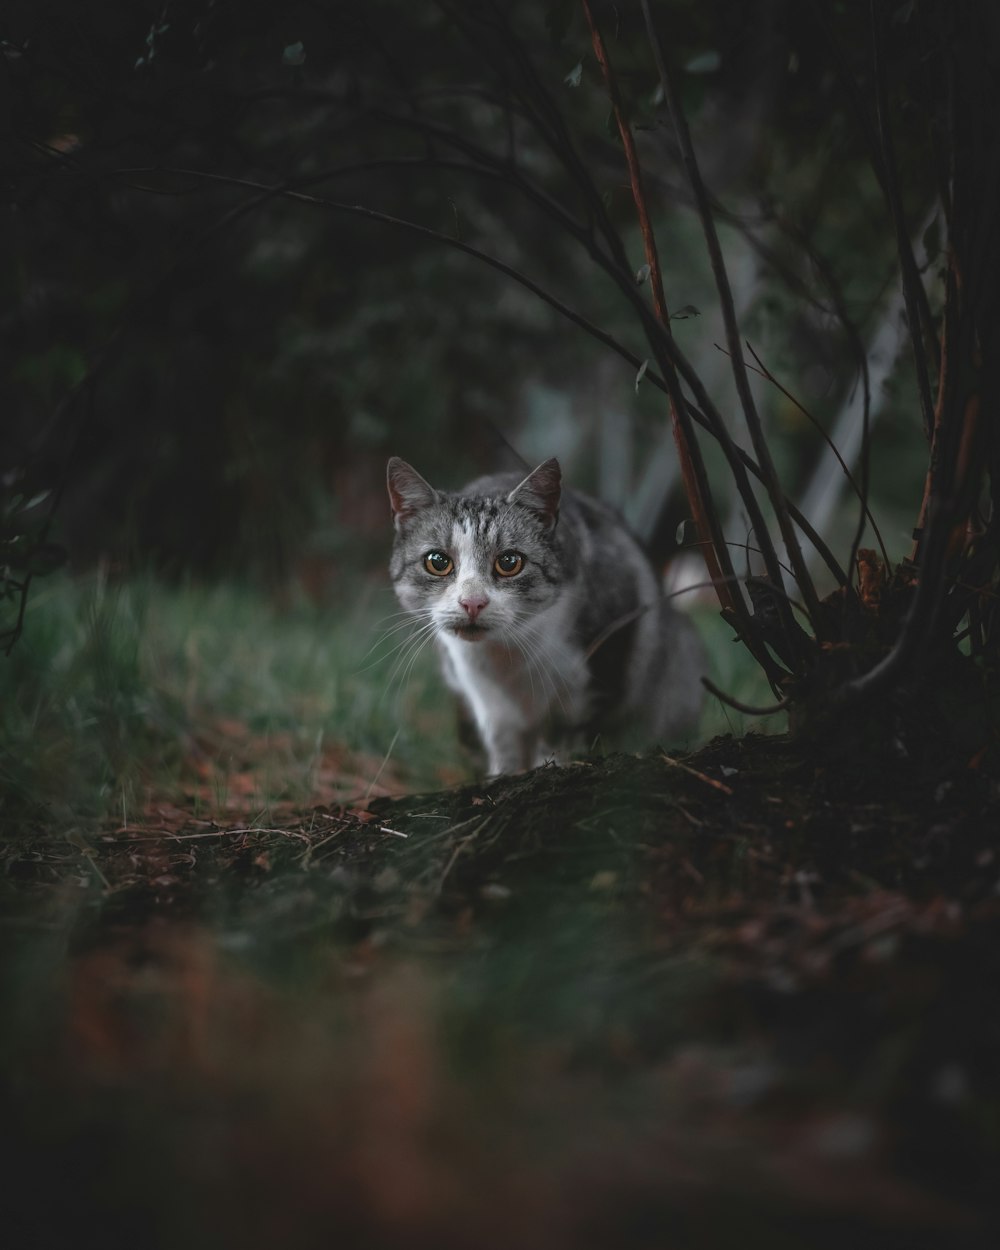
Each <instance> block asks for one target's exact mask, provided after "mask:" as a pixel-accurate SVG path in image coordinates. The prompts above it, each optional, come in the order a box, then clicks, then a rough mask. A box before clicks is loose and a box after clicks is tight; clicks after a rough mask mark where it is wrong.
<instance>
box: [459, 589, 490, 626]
mask: <svg viewBox="0 0 1000 1250" xmlns="http://www.w3.org/2000/svg"><path fill="white" fill-rule="evenodd" d="M458 602H459V603H460V604H461V605H462V607H463V608H465V611H466V614H467V615H468V618H469V620H470V621H474V620H475V619H476V617H477V616H478V615H479V613H480V612H482V610H483V608H485V607H486V605H487V604H488V603H489V599H487V597H486V596H485V595H480V596H478V597H477V598H470V599H459V601H458Z"/></svg>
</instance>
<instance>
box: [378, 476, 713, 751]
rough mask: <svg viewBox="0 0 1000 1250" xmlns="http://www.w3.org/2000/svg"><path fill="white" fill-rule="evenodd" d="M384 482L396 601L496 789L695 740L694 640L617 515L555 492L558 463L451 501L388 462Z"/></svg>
mask: <svg viewBox="0 0 1000 1250" xmlns="http://www.w3.org/2000/svg"><path fill="white" fill-rule="evenodd" d="M386 479H387V485H388V489H389V501H390V504H391V507H392V515H393V522H394V525H395V531H396V532H395V539H394V543H393V550H392V558H391V561H390V565H389V572H390V575H391V578H392V582H393V585H394V587H395V591H396V595H397V597H398V599H399V602H400V604H401V605H402V607H403V608H404V609H406V610H407V611H408V612H410V613H412V614H413V615H414V616H415V617H417V618H418V619H419V620H420V621H421V623H422V626H423V628H424V629H426V630H427V631H428V632H429V633H432V634H433V636H434V639H435V642H436V643H437V647H438V651H439V654H440V659H441V668H442V671H443V675H444V679H445V681H446V683H447V684H448V686H449V687H450V688H451V689H452V690H453V691H454V692H455V693H456V694H457V695H458V696H459V699H460V701H461V703H462V704H464V706H465V710H466V711H467V712H468V714H469V715H470V716H471V719H472V721H473V722H474V725H475V728H476V731H477V733H478V737H479V739H480V741H481V743H482V746H483V748H484V750H485V753H486V759H487V766H488V772H489V775H490V776H498V775H499V774H501V773H515V772H522V771H524V770H527V769H529V768H534V767H537V766H538V765H540V764H542V763H545V762H546V761H549V760H552V759H555V760H557V761H559V762H565V761H566V760H567V759H568V758H569V756H570V755H572V754H573V752H575V751H578V750H580V749H581V748H586V747H589V746H591V745H592V744H593V743H594V741H595V740H596V739H597V738H598V737H600V739H601V741H602V742H607V743H610V744H612V745H621V746H625V745H632V744H635V745H639V744H640V743H643V742H645V743H652V742H658V741H659V742H662V741H665V740H668V739H671V738H676V737H677V736H678V735H682V734H684V733H685V732H686V731H689V730H691V729H692V728H693V727H694V725H695V723H696V721H697V719H698V714H699V712H700V709H701V701H702V688H701V684H700V681H699V676H700V674H701V672H703V671H704V664H703V652H702V648H701V641H700V639H699V637H698V635H697V632H696V631H695V629H694V627H693V625H692V624H691V622H690V621H689V620H688V619H687V618H686V617H684V616H682V615H681V613H679V612H678V611H677V610H676V609H675V608H674V607H672V606H671V604H670V603H669V602H668V601H667V600H666V599H664V598H663V596H662V592H661V589H660V584H659V579H658V578H657V576H656V573H655V572H654V570H653V568H652V566H651V564H650V563H649V560H648V559H647V557H646V555H645V554H644V552H643V550H642V548H641V547H640V545H639V542H638V540H637V539H636V538H635V537H634V536H633V535H632V534H631V533H630V531H629V530H628V529H627V527H626V526H625V523H624V521H623V520H622V519H621V518H620V517H619V516H618V514H617V513H616V512H615V511H614V510H613V509H612V508H610V507H608V506H606V505H605V504H603V503H600V502H599V501H598V500H596V499H592V498H590V497H589V496H587V495H584V494H582V493H580V492H578V491H575V490H565V491H564V490H563V489H562V484H561V479H562V474H561V470H560V467H559V462H558V461H557V460H555V459H551V460H546V461H545V462H544V463H543V464H540V465H539V466H538V468H537V469H535V470H534V471H533V472H531V473H529V474H528V476H527V477H525V478H524V479H523V480H521V476H520V474H516V473H515V474H496V475H494V476H488V477H482V478H478V479H477V480H476V481H474V482H471V483H470V484H469V485H468V486H466V487H465V489H464V490H462V491H459V492H458V493H450V492H445V491H439V490H436V489H435V488H434V487H432V486H431V485H430V484H429V483H428V482H426V481H425V480H424V478H422V477H421V476H420V474H419V473H418V472H417V471H416V469H414V468H413V467H412V466H411V465H409V464H407V463H406V461H405V460H400V459H399V457H397V456H393V457H392V458H391V459H390V460H389V463H388V467H387V473H386Z"/></svg>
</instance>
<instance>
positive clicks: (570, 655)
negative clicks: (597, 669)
mask: <svg viewBox="0 0 1000 1250" xmlns="http://www.w3.org/2000/svg"><path fill="white" fill-rule="evenodd" d="M572 617H573V608H572V605H571V604H570V603H567V602H560V603H557V604H555V605H553V606H552V607H551V608H550V609H549V610H548V611H546V612H542V613H540V614H539V615H538V616H537V617H536V618H535V619H534V620H532V621H531V622H525V623H522V624H521V626H520V627H519V628H518V629H517V630H516V631H513V630H511V631H506V630H505V631H504V634H505V638H504V639H503V640H497V641H495V642H494V641H487V640H485V639H484V640H481V641H475V642H467V641H465V640H464V639H461V638H458V637H455V636H454V635H452V634H441V635H439V637H438V643H439V646H440V650H441V658H442V667H443V669H444V675H445V679H446V681H447V682H448V684H449V686H451V688H452V689H453V690H454V691H456V693H458V694H459V695H460V696H461V697H462V698H463V699H464V700H465V703H466V704H467V706H468V708H469V710H470V712H471V713H472V716H473V718H474V719H475V722H476V727H477V729H478V730H479V734H480V737H481V738H482V741H483V744H484V746H485V747H486V752H487V756H488V761H489V771H490V773H491V774H497V773H507V772H518V771H521V770H522V769H526V768H534V767H536V766H537V765H538V764H542V763H544V762H545V761H546V760H548V759H551V758H553V757H554V752H553V750H552V748H551V745H550V741H549V737H550V734H551V732H552V730H553V729H554V728H556V727H559V729H560V731H561V732H560V734H559V737H560V740H561V745H562V746H563V747H564V748H565V745H566V744H565V741H564V739H565V731H566V728H567V727H571V726H574V725H578V724H580V723H582V722H583V721H584V720H585V719H586V711H587V694H586V691H587V679H588V674H587V661H586V656H585V654H584V652H583V649H582V648H581V647H579V646H578V645H577V644H576V643H574V642H572V641H570V640H569V639H570V637H571V632H570V628H569V622H570V621H571V620H572Z"/></svg>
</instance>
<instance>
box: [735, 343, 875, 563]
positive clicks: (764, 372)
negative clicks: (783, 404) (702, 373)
mask: <svg viewBox="0 0 1000 1250" xmlns="http://www.w3.org/2000/svg"><path fill="white" fill-rule="evenodd" d="M747 351H748V352H749V353H750V355H751V356H752V357H753V358H754V360H755V361H756V363H757V366H758V368H757V372H759V373H760V376H761V377H762V378H766V379H767V380H768V382H770V383H771V385H772V386H775V387H777V389H778V390H779V391H780V392H781V393H782V395H784V396H785V398H786V399H787V400H788V401H789V402H790V403H793V404H794V405H795V407H796V408H798V410H799V412H801V413H802V415H803V416H804V417H805V418H806V420H807V421H808V422H810V424H811V425H812V426H813V428H814V429H815V430H816V432H817V433H818V434H819V436H820V438H822V439H823V441H824V442H825V443H826V445H827V447H829V448H830V450H831V451H832V452H833V454H834V455H835V456H836V457H837V463H838V464H839V465H840V467H841V469H842V470H843V471H844V476H845V477H846V478H847V480H848V482H849V483H850V486H851V489H852V490H853V491H854V493H855V495H857V497H858V499H859V501H860V503H861V515H862V517H863V518H865V519H867V521H868V523H869V525H871V527H872V531H873V532H874V534H875V538H876V540H877V541H878V545H879V547H880V549H881V551H882V559H883V560H884V562H885V566H886V568H887V569H891V567H892V565H891V563H890V561H889V553H888V552H887V551H886V547H885V543H884V542H883V541H882V534H881V532H880V531H879V527H878V525H877V524H876V523H875V518H874V516H872V512H871V509H870V508H869V506H868V499H867V495H866V491H865V490H864V489H863V488H862V487H861V486H859V485H858V483H857V481H856V480H855V477H854V474H853V473H852V472H851V470H850V468H849V467H848V465H847V461H846V460H845V459H844V457H843V456H842V455H841V454H840V450H839V449H838V447H837V445H836V443H835V442H834V441H833V439H832V438H831V437H830V435H829V434H828V433H827V432H826V430H825V429H824V428H823V426H822V424H821V423H820V421H819V420H818V418H816V417H814V416H813V414H812V413H811V412H810V411H809V409H808V408H806V406H805V405H804V404H803V403H802V402H801V401H800V400H798V399H796V398H795V396H794V395H793V394H792V392H791V391H790V390H788V388H787V387H785V386H783V385H782V384H781V382H779V381H778V379H777V378H776V377H775V376H774V374H773V373H772V372H771V370H770V369H768V367H767V365H765V364H764V362H763V361H762V360H761V358H760V356H759V355H758V354H757V353H756V352H755V351H754V349H753V346H752V345H751V344H750V343H749V342H748V343H747ZM867 412H868V407H867V402H866V405H865V428H866V429H867V424H868V416H867ZM867 477H868V474H867V469H866V472H865V482H866V484H867ZM858 545H859V544H858V543H857V541H855V544H854V546H853V547H852V548H851V551H852V560H851V564H850V565H849V567H850V568H853V567H854V561H853V557H854V556H855V555H856V554H857V548H858Z"/></svg>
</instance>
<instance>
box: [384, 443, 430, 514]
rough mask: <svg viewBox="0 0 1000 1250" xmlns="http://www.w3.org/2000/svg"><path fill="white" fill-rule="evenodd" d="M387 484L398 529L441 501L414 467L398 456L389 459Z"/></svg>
mask: <svg viewBox="0 0 1000 1250" xmlns="http://www.w3.org/2000/svg"><path fill="white" fill-rule="evenodd" d="M385 483H386V486H387V487H388V488H389V503H390V504H391V506H392V519H393V521H394V522H395V524H396V529H399V528H400V526H401V525H404V524H405V523H406V522H407V521H408V520H409V519H410V517H411V516H413V514H414V513H415V512H419V511H420V509H421V508H429V507H431V505H432V504H436V503H437V502H438V499H439V496H438V493H437V491H436V490H435V489H434V487H433V486H431V485H430V483H428V482H425V481H424V479H423V478H422V477H421V476H420V474H419V473H418V472H417V471H416V469H415V468H414V467H413V466H412V465H410V464H407V463H406V461H405V460H400V458H399V457H398V456H391V457H390V458H389V463H388V465H387V466H386V471H385Z"/></svg>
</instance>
